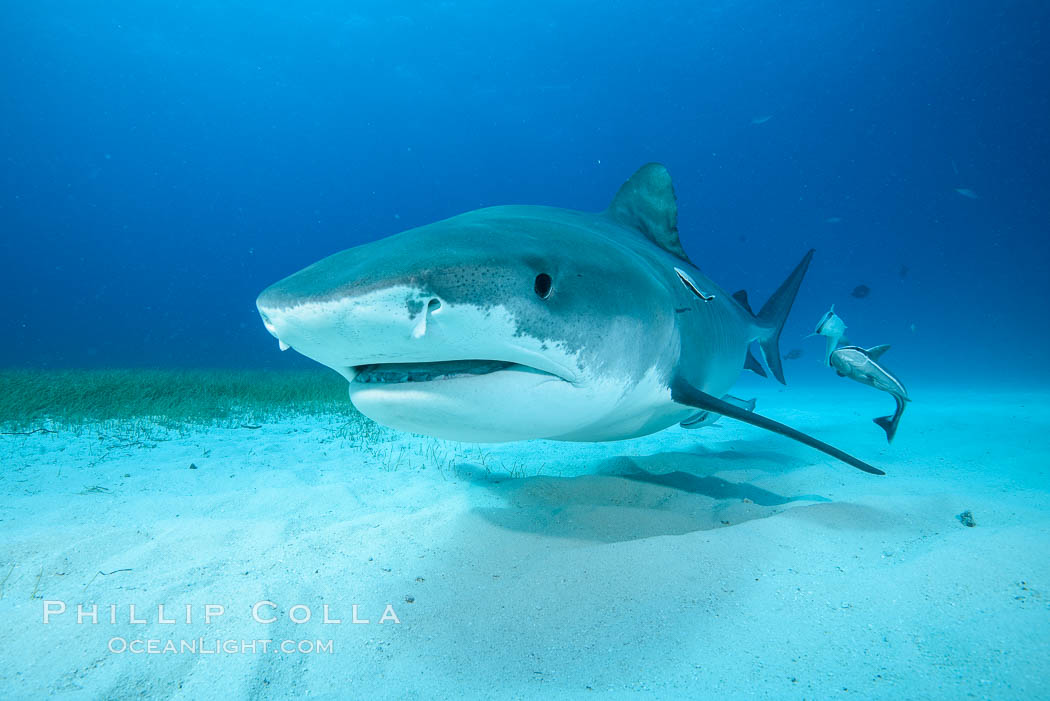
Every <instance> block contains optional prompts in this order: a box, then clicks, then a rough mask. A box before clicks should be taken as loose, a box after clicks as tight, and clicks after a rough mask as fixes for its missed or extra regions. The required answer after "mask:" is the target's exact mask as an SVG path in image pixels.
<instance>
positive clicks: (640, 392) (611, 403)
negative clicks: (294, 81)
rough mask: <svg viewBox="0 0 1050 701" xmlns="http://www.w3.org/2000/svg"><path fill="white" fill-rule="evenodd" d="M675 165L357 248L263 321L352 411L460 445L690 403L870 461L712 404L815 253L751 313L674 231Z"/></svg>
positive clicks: (771, 335) (561, 433)
mask: <svg viewBox="0 0 1050 701" xmlns="http://www.w3.org/2000/svg"><path fill="white" fill-rule="evenodd" d="M677 218H678V212H677V205H676V202H675V195H674V190H673V187H672V184H671V178H670V175H669V174H668V173H667V170H666V169H665V168H664V167H663V166H662V165H659V164H655V163H651V164H649V165H646V166H643V167H642V168H641V169H640V170H639V171H638V172H637V173H635V174H634V176H632V177H631V178H630V180H628V181H627V182H626V183H624V185H623V186H622V187H621V188H620V190H619V192H618V193H617V194H616V197H615V198H614V199H613V201H612V204H611V205H610V206H609V208H608V209H607V210H606V211H604V212H598V213H591V212H579V211H573V210H566V209H559V208H556V207H543V206H526V205H515V206H502V207H489V208H486V209H479V210H475V211H472V212H467V213H465V214H461V215H459V216H455V217H452V218H450V219H445V220H443V221H438V222H435V223H432V224H428V225H426V226H422V227H419V228H416V229H410V230H408V231H405V232H402V233H400V234H396V235H394V236H390V237H388V238H385V239H381V240H379V241H375V242H373V243H368V244H364V245H361V246H357V247H355V248H351V249H348V250H345V251H342V252H340V253H336V254H334V255H332V256H329V257H327V258H324V259H323V260H321V261H319V262H317V263H315V264H313V265H311V266H309V267H307V268H305V269H303V270H301V271H299V272H298V273H295V274H294V275H292V276H290V277H288V278H285V279H284V280H281V281H280V282H278V283H276V284H274V285H272V286H270V287H269V288H267V289H266V290H265V291H264V292H263V293H262V294H261V295H259V298H258V300H257V306H258V309H259V313H260V314H261V315H262V319H263V323H264V324H265V325H266V328H267V329H268V330H269V331H270V333H271V334H273V335H274V336H275V337H277V339H278V340H279V342H280V344H281V347H282V348H285V347H288V346H290V347H291V348H294V349H295V350H296V351H298V352H299V353H302V354H303V355H305V356H307V357H309V358H312V359H313V360H316V361H317V362H319V363H322V364H324V365H327V366H328V367H331V368H333V369H334V370H336V371H337V372H339V373H340V374H342V375H343V376H344V377H345V378H346V379H347V380H348V381H349V382H350V399H351V401H352V402H353V404H354V405H355V406H356V407H357V408H358V409H359V410H360V411H361V413H363V414H365V415H366V416H368V417H370V418H372V419H373V420H375V421H376V422H378V423H381V424H384V425H386V426H390V427H393V428H397V429H401V430H405V431H411V432H416V433H423V434H427V435H431V436H436V437H440V438H447V439H452V440H462V441H479V442H499V441H512V440H522V439H529V438H548V439H553V440H565V441H610V440H619V439H624V438H632V437H635V436H642V435H646V434H649V433H654V432H656V431H659V430H661V429H664V428H667V427H668V426H671V425H673V424H676V423H679V422H683V421H688V420H689V419H690V418H691V417H696V416H697V415H698V412H709V413H711V414H720V415H724V416H728V417H731V418H734V419H738V420H740V421H744V422H747V423H750V424H753V425H755V426H759V427H761V428H765V429H768V430H771V431H775V432H777V433H780V434H783V435H786V436H788V437H790V438H793V439H795V440H797V441H800V442H802V443H805V444H807V445H810V446H812V447H814V448H816V449H818V450H821V451H823V452H825V453H827V454H828V455H831V456H834V457H835V458H838V459H839V460H842V461H844V462H846V463H848V464H850V465H853V466H854V467H857V468H859V469H861V470H864V471H866V472H870V473H873V474H883V473H882V471H881V470H878V469H876V468H874V467H872V466H871V465H868V464H867V463H865V462H862V461H861V460H858V459H857V458H855V457H853V456H851V455H848V454H846V453H844V452H842V451H841V450H838V449H837V448H834V447H832V446H830V445H828V444H826V443H823V442H821V441H819V440H817V439H815V438H813V437H811V436H808V435H806V434H803V433H801V432H799V431H796V430H795V429H792V428H790V427H788V426H785V425H783V424H780V423H778V422H776V421H773V420H771V419H768V418H765V417H763V416H760V415H758V414H755V413H754V412H753V411H749V410H748V409H747V408H745V407H740V406H737V405H736V404H733V403H730V402H728V401H723V400H722V399H719V397H722V396H723V395H725V394H726V392H727V391H728V390H729V389H730V387H731V386H732V385H733V383H734V382H735V380H736V379H737V377H738V376H739V374H740V371H741V370H742V369H743V368H744V367H745V366H746V367H748V368H751V369H754V370H756V371H758V372H761V370H762V368H761V366H759V365H758V362H757V361H756V360H755V358H754V357H753V356H752V355H751V354H750V351H749V346H750V345H751V343H752V342H753V341H758V343H759V347H760V348H761V350H762V353H763V355H764V357H765V360H766V364H767V366H768V367H769V369H770V371H771V372H772V373H773V375H774V376H775V377H776V378H777V379H778V380H780V381H781V382H783V381H784V375H783V369H782V365H781V360H780V355H779V351H778V348H777V345H778V340H779V338H780V332H781V329H782V327H783V324H784V320H785V319H786V318H787V314H788V311H789V310H790V309H791V305H792V303H793V302H794V299H795V294H796V293H797V292H798V288H799V285H800V284H801V283H802V278H803V276H804V274H805V272H806V269H807V267H808V266H809V262H810V259H811V258H812V255H813V251H810V252H809V253H807V254H806V256H805V257H804V258H803V259H802V262H801V263H799V265H798V266H797V267H796V268H795V270H794V272H792V273H791V275H790V276H789V277H788V279H787V280H786V281H785V282H784V283H783V284H782V285H781V286H780V288H779V289H778V290H777V291H776V292H775V293H774V294H773V297H772V298H771V299H770V300H769V301H768V302H767V303H766V304H765V306H763V307H762V309H761V310H760V311H759V312H758V314H754V313H753V312H752V311H751V308H750V307H749V305H748V303H747V296H746V294H743V293H742V292H739V293H737V294H736V295H729V294H726V293H725V291H724V290H722V288H720V287H719V286H718V285H716V284H715V283H714V282H712V281H711V280H710V279H709V278H708V277H707V276H706V275H704V274H703V273H702V272H701V271H700V270H699V269H698V268H697V267H696V266H695V265H693V264H692V262H691V261H690V260H689V258H688V257H687V256H686V253H685V251H684V250H683V249H682V245H681V242H680V241H679V239H678V228H677Z"/></svg>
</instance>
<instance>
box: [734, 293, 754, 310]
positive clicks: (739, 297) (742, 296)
mask: <svg viewBox="0 0 1050 701" xmlns="http://www.w3.org/2000/svg"><path fill="white" fill-rule="evenodd" d="M733 299H735V300H736V301H738V302H740V306H742V307H743V308H744V309H746V310H748V311H749V312H751V313H752V314H754V312H753V311H751V304H750V303H749V302H748V301H747V290H737V291H736V292H734V293H733Z"/></svg>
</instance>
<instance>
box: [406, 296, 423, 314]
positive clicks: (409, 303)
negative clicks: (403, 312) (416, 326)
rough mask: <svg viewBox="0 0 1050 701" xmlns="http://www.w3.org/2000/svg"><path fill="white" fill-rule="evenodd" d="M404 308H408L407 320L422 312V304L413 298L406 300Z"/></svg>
mask: <svg viewBox="0 0 1050 701" xmlns="http://www.w3.org/2000/svg"><path fill="white" fill-rule="evenodd" d="M405 306H406V307H407V308H408V318H409V319H415V318H416V317H417V316H419V313H420V312H421V311H423V302H422V301H421V300H419V299H416V298H415V297H408V298H406V299H405Z"/></svg>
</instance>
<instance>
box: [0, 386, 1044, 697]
mask: <svg viewBox="0 0 1050 701" xmlns="http://www.w3.org/2000/svg"><path fill="white" fill-rule="evenodd" d="M765 387H767V389H765V390H763V391H760V392H758V393H757V396H758V397H759V405H758V408H759V411H762V412H764V413H766V414H768V415H769V416H772V417H774V418H778V419H780V420H782V421H785V422H788V423H791V424H793V425H795V426H797V427H799V428H801V429H803V430H807V431H810V432H812V433H814V434H815V435H819V436H820V437H821V438H823V439H825V440H827V441H829V442H831V443H833V444H835V445H838V446H840V447H843V448H845V449H848V450H850V451H852V452H854V453H855V454H857V455H858V456H861V457H863V458H865V459H867V460H870V461H871V462H872V463H874V464H876V465H878V466H879V467H882V468H883V469H885V470H886V471H887V473H888V475H887V476H886V477H882V478H879V477H873V476H870V475H866V474H863V473H860V472H858V471H856V470H854V469H851V468H849V467H847V466H845V465H842V464H839V463H836V462H834V461H832V460H830V459H829V458H826V457H825V456H824V455H822V454H819V453H815V452H813V451H810V450H809V449H807V448H805V447H803V446H800V445H796V444H794V443H791V442H789V441H786V440H784V439H782V438H780V437H778V436H774V435H769V434H765V433H762V432H759V431H757V430H755V429H753V428H750V427H747V426H739V425H733V424H731V423H729V422H721V423H719V424H717V425H715V426H713V427H709V428H705V429H701V430H698V431H685V430H682V429H674V430H669V431H665V432H663V433H661V434H657V435H654V436H650V437H647V438H643V439H638V440H634V441H627V442H622V443H614V444H600V445H574V444H554V443H546V442H531V443H517V444H506V445H499V446H477V445H464V444H453V443H444V442H441V441H436V440H433V439H427V438H421V437H415V436H405V435H401V434H397V433H394V432H391V431H386V430H382V429H378V428H376V427H375V426H374V425H371V424H368V423H367V422H365V421H362V420H359V419H355V420H353V421H348V420H347V418H346V417H345V416H338V415H334V414H325V413H316V412H314V413H311V414H309V415H308V416H304V417H300V418H297V417H296V416H295V415H294V413H293V414H290V415H287V416H285V417H284V418H281V419H276V418H274V419H270V420H259V421H258V422H256V423H252V422H248V421H244V422H240V421H237V420H234V419H224V421H225V424H223V425H213V426H211V427H199V428H185V427H183V428H181V429H179V428H173V427H172V426H171V425H168V426H167V427H166V428H157V427H155V426H153V427H151V425H150V424H149V422H142V421H134V420H125V421H124V422H123V423H118V424H109V425H105V426H98V425H91V424H86V425H82V426H81V427H80V428H79V429H74V428H72V427H69V426H65V427H60V426H56V425H53V424H49V423H47V421H46V420H44V419H41V421H40V424H39V427H48V426H51V429H49V430H55V431H56V432H55V433H46V432H43V431H39V432H36V433H31V434H29V435H5V436H3V437H2V441H0V461H2V462H0V465H2V469H0V494H2V497H0V620H2V621H3V622H4V634H3V635H2V636H0V690H2V691H0V696H2V697H4V698H42V697H44V696H46V695H47V694H58V695H60V697H62V698H84V699H89V698H130V697H140V696H141V695H149V696H160V697H168V698H171V697H174V698H187V699H191V698H192V699H224V700H228V699H240V698H250V697H260V696H265V697H271V696H272V697H293V696H297V697H298V696H303V695H305V694H306V692H307V690H308V691H309V693H310V696H311V697H314V698H318V697H320V698H325V697H327V698H348V697H356V698H381V697H388V698H413V697H414V698H426V699H431V698H451V697H457V698H462V697H464V696H471V695H477V696H487V697H492V696H493V695H494V694H495V695H501V696H506V697H522V696H526V695H539V694H543V695H544V696H546V697H561V696H574V697H580V696H583V695H584V694H587V693H589V692H590V691H594V692H607V693H608V692H612V693H614V694H624V693H626V692H631V691H650V692H656V693H657V694H659V695H660V696H661V697H664V698H670V697H683V698H685V697H688V698H703V697H707V698H740V697H749V698H751V697H753V698H768V699H783V698H803V697H805V698H830V697H837V696H838V695H847V694H856V695H857V696H856V697H858V698H861V697H882V698H951V699H958V698H967V697H970V696H973V697H976V698H997V699H1002V698H1037V697H1046V696H1047V695H1048V694H1050V682H1048V676H1050V672H1048V670H1050V557H1047V553H1050V528H1048V527H1050V441H1048V440H1047V436H1048V435H1050V413H1048V407H1050V394H1047V393H1045V392H1026V393H1022V392H976V391H972V392H967V393H959V392H951V391H941V390H938V389H936V388H929V387H927V388H923V387H914V388H910V389H912V394H913V396H914V397H916V401H915V402H914V403H913V404H912V405H911V406H910V407H909V408H908V412H907V414H906V415H905V417H904V420H903V422H902V425H901V430H900V434H899V436H898V438H897V440H896V442H895V443H894V445H893V446H892V447H891V446H887V445H886V443H885V440H884V438H883V434H882V431H880V430H879V429H878V428H877V427H875V426H874V425H873V424H872V423H871V418H872V417H874V416H878V415H881V414H885V413H887V402H888V399H887V398H886V397H885V396H882V395H876V394H875V393H871V394H870V395H869V394H866V393H865V392H858V393H855V394H851V395H849V396H848V397H847V399H846V401H845V402H844V401H843V397H842V396H839V395H836V396H826V394H825V393H821V392H816V391H808V390H806V389H805V388H802V389H799V388H791V389H788V390H785V391H777V390H775V389H770V388H769V387H770V386H769V385H766V386H765ZM5 430H6V429H5ZM29 430H32V427H31V426H21V427H19V431H20V432H23V433H24V432H28V431H29ZM964 511H970V512H971V513H972V515H973V518H974V520H975V522H976V526H974V527H967V526H965V525H963V523H962V522H961V521H960V519H959V518H957V516H958V515H959V514H961V513H962V512H964ZM78 604H79V605H82V609H81V610H82V611H87V612H88V615H87V616H86V617H83V618H82V622H80V623H78V622H77V606H78ZM94 605H97V606H98V608H97V621H98V622H97V623H94V622H93V617H92V616H91V612H92V611H95V609H92V608H91V607H92V606H94ZM62 606H64V608H65V610H64V611H62V612H58V611H59V609H60V608H61V607H62ZM132 606H134V607H135V608H134V611H132V610H131V607H132ZM160 606H163V611H159V610H158V607H160ZM45 607H50V608H49V610H51V611H54V612H55V613H54V614H53V615H52V616H51V617H50V622H49V623H47V624H44V623H43V614H44V611H45ZM111 607H112V608H111ZM187 607H189V614H188V615H189V618H190V622H189V623H187V622H186V618H187ZM209 607H222V611H221V612H220V611H219V609H218V608H209ZM253 607H254V611H253ZM209 613H210V614H212V615H211V616H210V622H206V620H205V619H206V617H209V616H208V614H209ZM253 613H254V614H255V615H254V616H253ZM391 613H392V614H393V615H394V616H395V617H396V620H393V619H391V618H390V614H391ZM133 616H134V618H135V619H136V620H144V621H145V622H144V623H132V622H131V619H132V617H133ZM306 616H309V620H308V621H305V622H301V623H300V622H297V621H301V620H303V619H304V618H305V617H306ZM326 616H327V618H328V620H330V621H334V620H338V621H339V623H334V622H331V623H326V622H325V620H324V619H325V617H326ZM384 618H385V620H383V621H382V622H381V619H384ZM161 619H164V620H173V621H174V622H172V623H166V622H162V621H161ZM355 619H356V620H357V621H359V622H355ZM111 620H115V622H111ZM364 620H367V621H368V622H367V623H364V622H363V621H364ZM261 640H270V641H272V642H271V643H269V645H268V646H267V648H266V650H265V651H264V650H263V645H262V644H261V643H259V642H256V643H255V647H254V649H253V648H251V647H248V648H245V645H246V644H248V643H251V642H252V641H261ZM136 641H137V642H136ZM150 641H155V642H150ZM187 641H189V642H187ZM226 641H236V643H237V644H236V645H234V646H231V645H230V644H228V643H227V642H226ZM283 641H292V643H293V645H292V648H291V649H290V650H289V649H288V648H287V646H286V647H285V649H283V650H282V649H279V646H280V644H281V643H282V642H283ZM303 641H306V643H307V644H306V645H305V647H303V648H301V649H300V647H299V646H300V645H302V644H303ZM329 641H330V642H329ZM169 643H170V645H169ZM191 643H192V644H191ZM224 645H225V646H226V647H225V649H224V647H223V646H224ZM125 646H126V647H125ZM150 646H152V647H150ZM172 646H173V647H174V648H176V649H175V650H173V649H172ZM147 649H153V650H154V652H155V654H149V653H148V652H145V650H147ZM114 650H115V651H114ZM136 650H137V651H136ZM275 650H276V651H275ZM301 650H305V651H301ZM496 690H502V691H498V692H497V691H496Z"/></svg>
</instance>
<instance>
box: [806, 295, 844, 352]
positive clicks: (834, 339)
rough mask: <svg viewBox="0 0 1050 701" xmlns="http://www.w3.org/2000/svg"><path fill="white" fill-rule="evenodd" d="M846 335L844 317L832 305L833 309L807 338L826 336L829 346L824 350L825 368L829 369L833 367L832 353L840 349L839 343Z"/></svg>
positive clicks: (821, 319) (822, 318)
mask: <svg viewBox="0 0 1050 701" xmlns="http://www.w3.org/2000/svg"><path fill="white" fill-rule="evenodd" d="M845 335H846V323H845V322H844V321H843V320H842V317H840V316H839V315H838V314H836V313H835V305H834V304H832V305H831V309H829V310H828V312H827V313H826V314H825V315H824V316H822V317H821V318H820V322H819V323H818V324H817V328H816V330H814V331H813V333H811V334H810V335H809V336H806V338H810V337H811V336H824V337H825V338H827V344H826V347H825V348H824V367H828V366H830V365H831V352H832V351H833V350H835V348H837V347H838V345H839V341H841V340H842V337H843V336H845Z"/></svg>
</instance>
